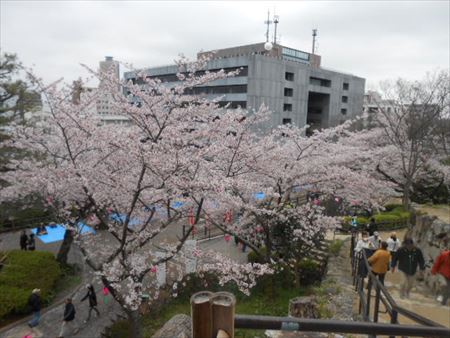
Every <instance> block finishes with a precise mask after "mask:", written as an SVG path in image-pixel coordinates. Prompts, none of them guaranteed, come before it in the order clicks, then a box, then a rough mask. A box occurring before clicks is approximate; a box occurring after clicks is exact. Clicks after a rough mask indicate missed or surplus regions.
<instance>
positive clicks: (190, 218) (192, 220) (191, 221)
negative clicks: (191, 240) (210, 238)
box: [188, 208, 195, 226]
mask: <svg viewBox="0 0 450 338" xmlns="http://www.w3.org/2000/svg"><path fill="white" fill-rule="evenodd" d="M188 222H189V225H191V226H192V225H194V224H195V216H194V209H192V208H190V209H189V214H188Z"/></svg>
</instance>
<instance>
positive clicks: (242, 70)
mask: <svg viewBox="0 0 450 338" xmlns="http://www.w3.org/2000/svg"><path fill="white" fill-rule="evenodd" d="M222 69H223V70H224V71H225V73H230V72H234V71H236V70H239V73H238V74H237V75H235V76H248V67H247V66H242V67H229V68H218V69H209V70H208V72H210V73H213V72H218V71H220V70H222ZM205 73H206V71H205V70H199V71H197V72H195V75H197V76H201V75H204V74H205ZM182 74H183V75H188V73H182ZM147 78H150V79H159V80H161V82H177V81H179V79H178V76H177V74H175V73H172V74H164V75H149V76H147ZM130 80H131V81H132V82H133V84H136V83H137V84H144V80H143V79H142V78H137V79H136V78H131V79H130Z"/></svg>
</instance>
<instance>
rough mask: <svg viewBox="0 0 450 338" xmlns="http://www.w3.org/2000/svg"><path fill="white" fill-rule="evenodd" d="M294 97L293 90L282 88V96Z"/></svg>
mask: <svg viewBox="0 0 450 338" xmlns="http://www.w3.org/2000/svg"><path fill="white" fill-rule="evenodd" d="M293 95H294V90H293V89H292V88H284V96H290V97H292V96H293Z"/></svg>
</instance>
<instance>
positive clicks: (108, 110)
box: [72, 56, 129, 124]
mask: <svg viewBox="0 0 450 338" xmlns="http://www.w3.org/2000/svg"><path fill="white" fill-rule="evenodd" d="M99 71H100V72H101V73H108V72H111V73H112V75H113V76H114V77H115V78H116V80H117V81H119V80H120V73H119V63H118V62H117V61H114V59H113V57H112V56H105V60H104V61H100V63H99ZM103 86H105V84H104V82H103V81H101V80H100V83H99V85H98V88H93V87H84V86H82V85H81V83H80V82H79V81H74V83H73V87H72V88H73V89H72V102H73V103H79V102H80V100H81V99H82V98H83V96H84V95H95V94H98V97H97V100H96V102H94V103H93V104H92V105H90V106H89V107H88V108H87V110H88V111H89V113H92V114H94V113H95V114H99V115H100V119H101V120H102V122H103V123H105V124H111V123H115V124H129V119H128V118H127V117H126V116H123V115H120V114H119V113H118V112H117V111H116V109H115V108H114V105H113V100H114V99H113V95H112V94H111V93H110V92H107V93H103V92H102V88H103ZM117 93H118V94H121V88H120V87H119V86H118V87H117ZM88 97H89V96H88Z"/></svg>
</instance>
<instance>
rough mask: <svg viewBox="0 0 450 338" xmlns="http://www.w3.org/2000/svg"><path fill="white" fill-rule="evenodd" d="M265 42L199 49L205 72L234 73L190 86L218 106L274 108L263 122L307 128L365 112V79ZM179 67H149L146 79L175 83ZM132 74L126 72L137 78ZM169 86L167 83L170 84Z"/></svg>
mask: <svg viewBox="0 0 450 338" xmlns="http://www.w3.org/2000/svg"><path fill="white" fill-rule="evenodd" d="M264 45H265V44H264V43H258V44H253V45H247V46H240V47H233V48H227V49H221V50H217V51H214V52H201V53H199V54H198V57H200V56H204V55H209V56H210V57H211V60H210V61H209V62H208V66H207V68H208V70H210V71H213V70H220V69H224V70H226V71H232V70H236V69H240V73H239V74H238V75H237V76H235V77H230V78H227V79H222V80H216V81H214V82H211V83H209V84H208V85H206V86H202V87H197V88H194V89H193V93H198V94H204V95H207V96H208V97H211V98H213V97H218V96H220V97H221V100H220V104H222V105H226V104H229V105H230V107H231V108H235V107H237V106H241V107H242V108H247V109H258V108H259V107H260V106H261V105H262V104H265V105H266V106H268V107H269V109H270V110H271V111H272V112H273V113H272V116H271V120H270V121H269V122H268V123H267V125H266V126H265V127H266V128H267V129H271V128H273V127H276V126H278V125H281V124H288V123H293V124H295V125H297V126H300V127H302V126H304V125H306V124H309V125H310V126H311V129H310V130H312V129H316V128H326V127H329V126H334V125H337V124H339V123H342V122H343V121H345V120H346V119H349V118H353V117H355V116H356V115H357V114H360V113H361V112H362V110H363V99H364V85H365V79H363V78H361V77H357V76H354V75H350V74H345V73H339V72H336V71H331V70H327V69H324V68H322V67H321V64H320V63H321V57H320V56H319V55H316V54H310V53H306V52H303V51H300V50H296V49H292V48H288V47H284V46H281V45H278V44H275V45H273V47H272V49H270V50H266V49H265V48H264ZM178 71H179V70H178V68H177V66H175V65H174V66H164V67H155V68H148V69H145V70H144V73H145V74H146V76H148V77H152V78H159V79H161V80H162V81H163V82H169V83H170V82H176V81H178V78H177V76H176V73H177V72H178ZM136 75H137V74H136V72H127V73H125V74H124V76H125V79H126V80H132V81H138V79H136ZM169 85H170V84H169Z"/></svg>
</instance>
